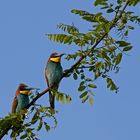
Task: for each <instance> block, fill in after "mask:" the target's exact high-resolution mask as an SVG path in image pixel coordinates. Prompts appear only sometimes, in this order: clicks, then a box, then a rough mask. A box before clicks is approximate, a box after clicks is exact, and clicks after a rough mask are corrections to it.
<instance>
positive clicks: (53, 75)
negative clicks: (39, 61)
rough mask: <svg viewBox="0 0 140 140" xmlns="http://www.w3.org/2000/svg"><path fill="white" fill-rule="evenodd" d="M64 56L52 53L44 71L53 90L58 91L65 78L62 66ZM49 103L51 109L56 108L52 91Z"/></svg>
mask: <svg viewBox="0 0 140 140" xmlns="http://www.w3.org/2000/svg"><path fill="white" fill-rule="evenodd" d="M63 55H64V54H59V53H56V52H55V53H52V54H51V55H50V58H49V59H48V62H47V65H46V67H45V70H44V74H45V78H46V81H47V85H48V87H51V86H52V89H54V90H58V87H59V83H60V81H61V79H62V76H63V69H62V66H61V57H62V56H63ZM49 102H50V108H51V109H54V108H55V95H53V93H52V92H51V91H50V92H49Z"/></svg>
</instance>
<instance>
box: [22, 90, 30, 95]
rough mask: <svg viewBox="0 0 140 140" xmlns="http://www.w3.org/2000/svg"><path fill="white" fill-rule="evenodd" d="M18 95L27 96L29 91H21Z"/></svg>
mask: <svg viewBox="0 0 140 140" xmlns="http://www.w3.org/2000/svg"><path fill="white" fill-rule="evenodd" d="M20 93H21V94H24V95H29V93H30V90H22V91H20Z"/></svg>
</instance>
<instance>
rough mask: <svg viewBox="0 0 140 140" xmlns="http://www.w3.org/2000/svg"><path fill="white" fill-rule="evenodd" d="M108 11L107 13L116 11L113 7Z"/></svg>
mask: <svg viewBox="0 0 140 140" xmlns="http://www.w3.org/2000/svg"><path fill="white" fill-rule="evenodd" d="M106 12H107V13H112V12H114V10H113V9H112V8H110V9H108V10H107V11H106Z"/></svg>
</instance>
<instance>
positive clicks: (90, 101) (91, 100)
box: [89, 97, 93, 105]
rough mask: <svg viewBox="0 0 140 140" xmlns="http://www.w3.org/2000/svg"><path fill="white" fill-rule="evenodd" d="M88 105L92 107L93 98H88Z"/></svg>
mask: <svg viewBox="0 0 140 140" xmlns="http://www.w3.org/2000/svg"><path fill="white" fill-rule="evenodd" d="M89 103H90V105H93V98H91V97H90V98H89Z"/></svg>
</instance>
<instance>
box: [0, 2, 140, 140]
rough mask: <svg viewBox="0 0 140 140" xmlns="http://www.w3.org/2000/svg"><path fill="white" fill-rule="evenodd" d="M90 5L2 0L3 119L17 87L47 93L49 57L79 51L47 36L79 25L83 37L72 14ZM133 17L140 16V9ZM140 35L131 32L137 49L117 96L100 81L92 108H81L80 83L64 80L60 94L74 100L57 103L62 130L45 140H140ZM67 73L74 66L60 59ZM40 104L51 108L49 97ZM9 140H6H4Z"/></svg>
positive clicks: (123, 71) (123, 73)
mask: <svg viewBox="0 0 140 140" xmlns="http://www.w3.org/2000/svg"><path fill="white" fill-rule="evenodd" d="M92 2H93V1H92V0H88V1H87V0H82V1H80V0H76V1H75V0H67V1H65V0H59V1H56V0H51V1H50V0H40V1H39V0H36V1H35V0H20V1H19V0H12V1H11V0H1V1H0V64H1V72H0V85H1V86H0V88H1V96H0V106H1V109H0V117H4V116H5V115H7V114H8V112H10V111H11V103H12V99H13V97H14V94H15V90H16V88H17V86H18V84H19V83H21V82H24V83H26V84H28V85H30V86H34V87H39V88H41V90H43V89H45V87H46V84H45V79H44V76H43V69H44V67H45V65H46V62H47V59H48V57H49V55H50V54H51V53H52V52H54V51H57V52H60V53H61V52H66V53H70V52H71V51H74V49H75V48H76V47H75V46H71V47H70V46H68V45H60V44H56V43H53V42H50V41H49V40H48V39H47V37H46V36H45V34H46V33H57V32H58V30H57V29H56V25H57V24H59V23H66V24H71V23H72V22H73V23H75V25H77V26H78V27H80V28H81V29H82V31H84V30H86V29H87V24H86V23H85V22H83V23H82V22H81V20H80V18H79V17H78V16H75V15H73V14H71V13H70V10H71V9H73V8H77V9H85V10H90V11H94V9H95V8H94V7H93V6H92ZM135 12H136V13H137V15H140V9H139V7H136V9H135ZM139 34H140V29H139V27H138V26H136V30H135V31H132V32H131V34H130V36H129V40H130V42H131V43H132V44H133V46H134V49H133V50H132V51H131V52H130V53H129V56H125V57H124V59H123V62H122V63H121V69H120V72H119V73H118V74H116V75H115V74H114V75H113V78H114V79H115V81H116V83H118V85H119V87H120V91H119V93H118V94H114V93H112V92H110V91H109V90H108V89H106V85H105V83H104V81H102V80H98V81H97V83H98V89H97V90H96V93H95V94H96V96H95V97H94V105H93V106H90V105H89V104H88V103H86V104H81V101H80V99H79V93H78V92H77V86H78V83H77V82H75V81H74V80H73V79H72V78H69V79H63V81H62V82H61V85H60V89H61V91H63V92H66V93H68V94H70V95H71V96H72V99H73V100H72V102H71V104H70V105H65V104H64V105H62V104H61V103H57V105H56V106H57V109H58V110H59V114H58V115H57V119H58V127H57V128H56V129H55V130H51V131H50V132H48V133H46V131H44V130H43V131H41V132H40V133H39V137H40V139H41V140H46V139H47V140H72V139H74V140H75V139H79V140H85V139H86V140H92V139H94V140H132V139H134V140H139V139H140V133H139V130H140V121H139V118H140V109H139V106H140V101H139V99H140V93H139V87H140V83H139V78H140V76H139V72H140V66H139V60H140V54H139V52H140V47H139V44H140V41H139ZM62 65H63V67H64V69H65V68H69V66H70V65H71V62H66V60H64V59H62ZM38 102H39V103H43V104H44V105H46V104H48V99H47V95H46V96H44V97H42V98H41V99H40V100H39V101H38ZM7 139H9V140H10V138H7V137H5V138H4V140H7Z"/></svg>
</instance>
